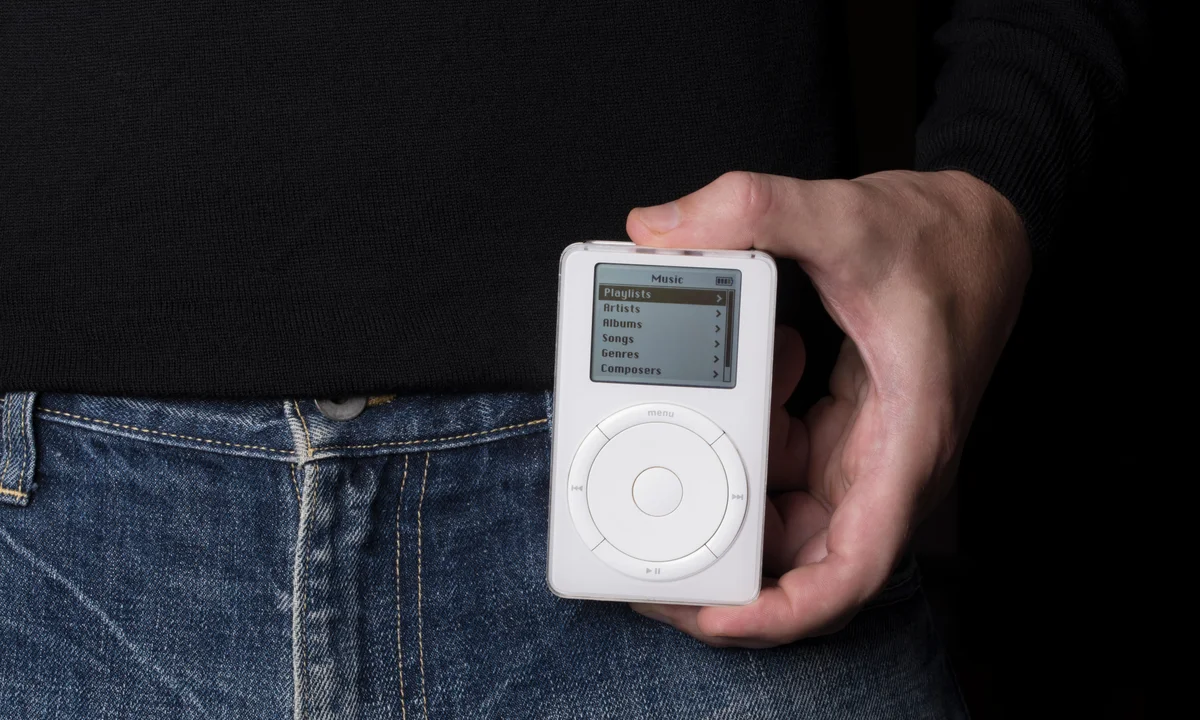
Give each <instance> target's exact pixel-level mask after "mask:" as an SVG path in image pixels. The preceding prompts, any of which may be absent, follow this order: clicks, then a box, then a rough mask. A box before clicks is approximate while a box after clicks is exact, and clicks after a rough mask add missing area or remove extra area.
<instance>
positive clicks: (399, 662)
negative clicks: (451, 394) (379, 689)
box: [396, 455, 409, 720]
mask: <svg viewBox="0 0 1200 720" xmlns="http://www.w3.org/2000/svg"><path fill="white" fill-rule="evenodd" d="M408 457H409V456H408V455H405V456H404V474H403V475H401V476H400V496H399V498H398V499H397V500H396V669H397V670H398V671H399V673H400V719H401V720H407V719H408V710H407V709H406V708H405V705H404V636H403V634H402V625H401V620H400V616H401V607H400V511H401V509H403V507H404V484H405V482H406V481H407V480H408Z"/></svg>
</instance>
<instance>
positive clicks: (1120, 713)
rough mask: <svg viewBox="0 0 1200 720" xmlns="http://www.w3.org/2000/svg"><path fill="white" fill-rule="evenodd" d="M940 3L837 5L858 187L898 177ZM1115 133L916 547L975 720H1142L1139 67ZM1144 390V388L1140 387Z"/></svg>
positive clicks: (1156, 100)
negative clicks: (854, 124) (894, 173)
mask: <svg viewBox="0 0 1200 720" xmlns="http://www.w3.org/2000/svg"><path fill="white" fill-rule="evenodd" d="M949 4H950V3H949V2H948V1H940V0H935V1H931V2H926V1H924V0H851V2H849V3H848V8H849V10H848V12H849V26H850V39H851V55H852V67H853V73H854V85H855V102H856V109H857V115H858V136H857V137H858V142H859V146H860V148H859V149H860V152H859V156H860V161H861V165H862V168H861V169H862V171H864V172H871V171H875V170H883V169H890V168H904V167H910V166H911V163H912V155H913V140H912V139H913V130H914V127H915V125H916V123H917V122H918V121H919V119H920V117H921V115H922V112H923V110H924V108H925V107H926V106H927V105H928V103H929V102H930V99H931V93H932V85H933V77H934V75H935V73H936V72H937V69H938V66H939V63H940V56H939V52H938V50H937V48H936V47H935V45H934V44H933V42H932V34H933V31H934V29H935V28H936V27H937V26H938V25H940V24H941V23H942V22H943V21H944V20H945V18H946V17H947V16H948V12H949ZM1131 70H1132V72H1133V74H1134V83H1135V84H1134V88H1135V96H1134V98H1133V101H1132V102H1131V104H1130V110H1131V111H1132V112H1131V116H1130V120H1129V125H1128V127H1127V131H1126V132H1125V133H1124V134H1123V136H1122V137H1121V138H1119V139H1118V140H1117V141H1116V142H1114V143H1113V144H1112V145H1111V146H1109V147H1107V148H1106V149H1105V160H1104V163H1103V164H1104V167H1103V168H1102V169H1101V173H1100V174H1099V175H1098V176H1097V178H1096V180H1095V183H1094V187H1092V188H1091V189H1090V191H1089V193H1088V194H1087V195H1086V196H1085V197H1081V198H1080V199H1079V200H1078V201H1077V202H1075V203H1073V204H1072V206H1071V210H1070V215H1071V217H1070V223H1069V227H1070V229H1069V231H1068V232H1067V233H1066V234H1065V235H1064V236H1063V237H1061V238H1059V241H1058V248H1059V250H1058V251H1057V252H1056V253H1055V254H1054V255H1053V256H1051V257H1049V258H1046V259H1044V260H1043V261H1042V262H1040V263H1039V264H1038V266H1037V267H1036V268H1035V272H1034V278H1033V280H1032V282H1031V286H1030V288H1029V291H1028V294H1027V296H1026V301H1025V305H1024V307H1023V311H1022V316H1021V319H1020V321H1019V323H1018V326H1017V328H1016V330H1015V331H1014V335H1013V337H1012V339H1011V340H1010V343H1009V346H1008V348H1007V349H1006V351H1005V354H1004V357H1003V358H1002V360H1001V363H1000V366H999V367H998V369H997V371H996V374H995V376H994V377H993V380H992V383H991V384H990V386H989V389H988V392H987V395H986V397H985V399H984V402H983V404H982V406H981V408H980V411H979V415H978V418H977V420H976V422H975V425H974V427H973V430H972V433H971V436H970V438H969V440H968V443H967V449H966V452H965V455H964V458H963V464H962V468H961V471H960V475H959V479H958V483H957V486H956V490H955V492H954V493H953V494H952V495H951V497H950V498H949V499H948V500H947V501H946V503H945V504H944V505H943V506H942V508H941V509H940V511H939V512H938V514H937V516H936V517H934V518H933V519H932V520H930V521H929V522H928V523H927V524H926V525H925V526H924V527H923V528H922V530H921V532H920V535H919V537H918V539H917V548H918V551H919V555H920V557H921V560H922V566H923V568H924V574H925V578H926V587H927V590H928V592H929V595H930V601H931V605H932V607H933V609H934V612H935V616H936V618H937V620H938V621H939V624H940V626H941V628H942V631H943V635H944V637H945V639H946V641H947V643H948V646H949V649H950V654H951V659H952V662H953V664H954V667H955V671H956V672H957V674H958V676H959V680H960V682H961V683H962V685H963V689H964V693H965V695H966V699H967V702H968V705H969V706H970V708H971V711H972V713H973V715H974V716H975V717H976V718H977V719H979V720H986V719H987V718H999V717H1020V718H1025V717H1040V716H1046V715H1059V714H1060V713H1061V712H1062V711H1063V710H1065V709H1066V708H1070V711H1069V712H1070V715H1071V716H1089V717H1120V718H1132V717H1141V716H1142V672H1143V671H1142V668H1143V666H1144V663H1145V660H1144V658H1143V638H1142V634H1141V631H1140V625H1141V624H1142V612H1143V607H1145V604H1146V603H1145V601H1144V599H1143V598H1144V593H1145V591H1146V586H1145V585H1144V584H1143V583H1144V579H1143V576H1144V575H1145V572H1144V571H1143V570H1142V565H1143V564H1144V561H1143V560H1142V557H1143V556H1144V555H1145V554H1146V553H1145V551H1144V550H1143V549H1142V547H1141V546H1142V544H1143V543H1142V540H1143V535H1144V531H1145V529H1146V528H1147V527H1148V519H1147V511H1148V510H1149V508H1150V503H1149V502H1148V501H1147V500H1148V492H1147V489H1148V488H1149V483H1147V482H1146V480H1148V478H1146V477H1144V476H1143V474H1144V473H1146V472H1147V470H1148V467H1147V463H1146V459H1147V449H1148V448H1152V447H1153V446H1151V445H1149V444H1148V443H1147V442H1145V441H1146V440H1147V439H1148V429H1145V428H1147V426H1149V425H1150V424H1151V422H1152V416H1151V414H1150V412H1149V410H1148V407H1147V403H1146V401H1145V399H1144V398H1145V395H1146V392H1145V390H1146V389H1147V386H1148V385H1149V387H1150V388H1153V387H1154V386H1156V385H1159V384H1160V383H1164V382H1167V381H1166V379H1164V378H1157V379H1156V378H1152V377H1148V374H1149V372H1150V370H1151V368H1150V362H1149V360H1150V357H1151V354H1150V353H1151V352H1152V349H1153V348H1154V344H1152V343H1151V342H1149V340H1150V338H1149V333H1150V326H1149V323H1148V322H1147V318H1148V317H1149V311H1150V309H1151V308H1150V303H1149V301H1148V299H1147V297H1148V295H1149V291H1150V290H1151V289H1152V285H1151V281H1150V279H1149V277H1148V273H1149V271H1150V269H1151V260H1152V259H1155V260H1157V258H1160V257H1162V256H1163V255H1162V252H1161V247H1162V242H1161V241H1162V239H1163V238H1164V237H1165V236H1164V235H1161V234H1158V233H1157V232H1156V231H1155V230H1156V228H1158V227H1163V226H1165V223H1166V220H1165V217H1166V214H1167V210H1168V208H1167V207H1165V202H1164V201H1162V200H1160V199H1159V197H1158V194H1157V187H1156V185H1155V183H1154V182H1153V180H1154V179H1155V175H1154V174H1153V173H1152V172H1151V169H1152V167H1151V166H1152V163H1153V160H1152V159H1153V158H1157V157H1161V156H1162V155H1163V154H1164V150H1165V142H1166V140H1165V134H1163V133H1161V132H1160V133H1158V134H1157V136H1155V134H1153V125H1152V122H1153V120H1154V118H1156V117H1157V116H1158V114H1159V110H1160V109H1163V105H1164V103H1162V102H1161V96H1160V94H1159V92H1158V82H1157V80H1158V78H1157V76H1156V73H1157V63H1156V62H1155V58H1153V57H1150V56H1146V57H1144V58H1140V59H1135V62H1134V64H1133V65H1131ZM1148 380H1149V382H1147V381H1148Z"/></svg>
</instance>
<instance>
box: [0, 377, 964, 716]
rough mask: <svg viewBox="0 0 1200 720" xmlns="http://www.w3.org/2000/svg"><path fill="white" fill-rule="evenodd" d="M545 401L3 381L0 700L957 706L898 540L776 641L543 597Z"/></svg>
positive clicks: (36, 708) (441, 710) (37, 712)
mask: <svg viewBox="0 0 1200 720" xmlns="http://www.w3.org/2000/svg"><path fill="white" fill-rule="evenodd" d="M550 407H551V402H550V397H549V396H548V395H545V394H485V395H466V396H457V397H451V396H438V397H407V398H406V397H402V398H398V399H393V400H391V401H385V402H382V403H378V404H373V405H372V406H370V407H368V408H367V409H366V410H365V411H364V412H363V413H362V415H360V416H358V417H357V418H354V419H351V420H346V421H335V420H331V419H328V418H326V417H325V416H323V415H322V414H321V413H320V412H319V410H318V409H317V407H316V405H315V404H314V403H313V402H312V401H311V400H295V401H293V400H287V401H277V402H268V401H262V402H257V401H255V402H216V401H166V400H155V401H145V400H137V399H122V398H105V397H89V396H79V395H53V394H43V395H34V394H30V393H10V394H8V395H7V396H5V397H4V401H3V443H2V444H0V453H2V454H0V470H2V473H0V605H2V606H3V608H4V611H3V612H0V663H2V666H3V668H4V672H3V673H2V674H0V718H3V719H4V720H9V719H10V718H11V719H17V718H19V719H20V720H32V719H34V718H71V719H72V720H75V719H79V718H86V719H88V720H103V719H105V718H144V719H156V718H170V720H183V719H185V718H204V719H205V720H214V719H218V718H281V719H282V718H289V717H290V718H297V719H300V720H323V719H326V718H339V719H346V718H350V719H353V718H369V719H375V718H401V720H418V719H421V720H424V719H425V718H476V717H480V718H646V717H653V718H676V717H678V718H907V717H920V718H942V717H961V716H964V715H965V711H964V709H963V706H962V703H961V700H960V697H959V694H958V692H957V689H956V686H955V684H954V681H953V679H952V677H951V675H950V673H949V670H948V668H947V665H946V661H945V659H944V656H943V654H942V652H941V650H940V649H939V646H938V644H937V642H936V638H935V637H934V633H933V627H932V623H931V620H930V617H929V614H928V611H927V608H926V605H925V602H924V599H923V596H922V594H921V592H920V580H919V575H918V574H917V572H916V569H915V567H914V566H913V565H912V564H911V563H909V564H906V565H905V566H904V567H903V568H902V569H901V570H900V571H898V572H897V574H896V577H895V578H894V580H893V583H892V584H891V585H890V586H889V588H888V589H887V590H886V591H885V593H884V594H883V595H882V596H881V597H880V598H879V599H878V600H877V601H876V602H875V604H874V605H873V606H872V607H871V608H869V609H867V610H865V611H863V612H862V613H861V614H860V615H859V616H858V617H857V619H856V620H855V621H854V622H852V623H851V625H850V626H849V627H848V628H846V629H845V630H844V631H842V632H840V633H837V634H835V635H832V636H828V637H823V638H817V639H813V640H806V641H803V642H799V643H795V644H792V645H789V646H786V647H782V648H776V649H771V650H758V651H750V650H740V649H713V648H709V647H707V646H705V645H703V644H701V643H699V642H696V641H694V640H692V639H690V638H688V637H687V636H685V635H682V634H680V633H679V632H677V631H675V630H674V629H672V628H670V627H667V626H664V625H660V624H658V623H655V622H653V621H651V620H648V619H646V618H643V617H641V616H640V615H637V614H635V613H633V612H632V611H631V610H630V609H629V608H628V607H627V606H626V605H623V604H616V603H599V602H588V601H572V600H563V599H560V598H557V597H555V596H554V595H552V594H551V593H550V591H549V590H548V589H547V587H546V582H545V568H546V519H547V483H548V475H549V433H548V432H547V429H548V425H549V412H550Z"/></svg>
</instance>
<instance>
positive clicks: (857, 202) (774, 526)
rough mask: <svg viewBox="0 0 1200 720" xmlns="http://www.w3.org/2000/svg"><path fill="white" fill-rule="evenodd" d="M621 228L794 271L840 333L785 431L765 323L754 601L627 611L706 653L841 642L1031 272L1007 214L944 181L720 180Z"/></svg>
mask: <svg viewBox="0 0 1200 720" xmlns="http://www.w3.org/2000/svg"><path fill="white" fill-rule="evenodd" d="M626 231H627V232H628V234H629V237H630V238H631V239H632V240H633V241H634V242H635V243H638V244H641V245H649V246H656V247H687V248H724V249H748V248H757V249H760V250H763V251H766V252H768V253H770V254H771V255H773V256H775V257H782V258H791V259H794V260H796V261H797V262H798V263H799V264H800V266H801V267H802V268H803V269H804V271H805V272H806V273H807V274H808V275H809V277H810V278H811V280H812V283H813V285H814V286H815V288H816V289H817V292H818V294H819V295H820V297H821V300H822V302H823V303H824V305H825V308H826V310H828V312H829V314H830V316H831V317H832V318H833V319H834V321H835V322H837V324H838V325H839V326H840V327H841V328H842V330H843V331H844V332H845V334H846V339H845V341H844V343H843V345H842V348H841V352H840V354H839V357H838V360H837V362H836V363H835V366H834V369H833V372H832V374H831V376H830V378H829V395H828V396H827V397H825V398H823V399H822V400H821V401H819V402H818V403H816V405H814V406H813V407H812V408H811V410H809V411H808V412H807V413H806V415H805V416H804V417H803V418H794V417H791V416H790V415H789V414H788V412H787V411H786V410H785V409H784V403H785V402H786V400H787V399H788V397H789V396H790V395H791V394H792V392H793V390H794V389H795V387H796V384H797V383H798V382H799V380H800V376H801V374H802V373H803V372H804V357H805V355H804V343H803V341H802V339H801V338H800V336H799V334H798V333H797V332H796V331H795V330H793V329H791V328H788V327H783V326H781V327H779V328H778V332H777V339H776V350H775V352H776V358H775V377H774V384H773V388H772V403H773V410H772V415H771V438H770V456H769V470H768V489H769V491H770V493H771V495H770V498H769V501H768V503H767V518H766V527H765V537H764V550H763V574H764V578H763V588H762V592H761V593H760V595H759V597H758V599H757V600H756V601H755V602H753V603H751V604H749V605H746V606H740V607H693V606H683V605H657V604H635V605H634V606H633V607H634V609H635V610H637V611H638V612H640V613H642V614H644V615H646V616H648V617H651V618H654V619H656V620H660V621H663V622H667V623H670V624H671V625H674V626H675V627H676V628H678V629H680V630H682V631H683V632H686V633H688V634H689V635H692V636H694V637H696V638H697V639H699V640H702V641H704V642H706V643H709V644H711V645H715V646H730V645H732V646H742V647H770V646H773V645H780V644H783V643H788V642H792V641H795V640H798V639H800V638H803V637H806V636H812V635H820V634H825V633H829V632H832V631H835V630H837V629H840V628H841V627H843V626H845V624H846V623H848V622H849V621H850V619H851V618H852V617H853V616H854V615H855V613H857V612H858V610H859V609H860V608H862V607H863V605H864V604H866V603H867V602H868V601H869V600H870V599H871V598H872V597H873V596H874V595H875V594H877V593H878V592H879V591H880V590H881V589H882V587H883V585H884V583H885V582H886V580H887V578H888V576H889V574H890V573H891V571H892V569H893V568H894V566H895V564H896V562H897V560H898V559H899V558H900V556H901V554H902V553H903V551H904V548H905V546H906V545H907V543H908V541H909V540H910V538H911V536H912V532H913V530H914V529H915V527H916V526H917V525H918V524H919V523H920V522H921V520H922V519H924V518H925V517H926V516H927V515H928V513H929V512H930V510H931V509H932V508H933V507H934V506H935V504H936V503H937V502H938V501H939V500H940V499H941V498H942V497H943V496H944V495H945V493H946V491H947V490H948V489H949V487H950V485H951V483H952V482H953V480H954V474H955V471H956V468H957V464H958V460H959V457H960V453H961V450H962V446H963V442H964V440H965V439H966V436H967V432H968V430H969V429H970V426H971V422H972V420H973V418H974V415H975V411H976V408H977V407H978V404H979V400H980V398H981V396H982V395H983V391H984V389H985V387H986V385H987V383H988V380H989V378H990V377H991V374H992V371H993V369H994V368H995V365H996V362H997V360H998V358H999V356H1000V352H1001V350H1002V349H1003V347H1004V345H1005V343H1006V342H1007V340H1008V337H1009V334H1010V333H1011V330H1012V327H1013V325H1014V323H1015V322H1016V318H1017V315H1018V312H1019V310H1020V306H1021V300H1022V296H1023V295H1024V291H1025V286H1026V283H1027V282H1028V279H1029V275H1030V272H1031V262H1032V260H1031V253H1030V248H1029V242H1028V240H1027V237H1026V234H1025V231H1024V228H1023V225H1022V223H1021V220H1020V218H1019V217H1018V215H1017V213H1016V211H1015V210H1014V208H1013V206H1012V205H1011V204H1010V203H1009V202H1008V201H1007V200H1006V199H1005V198H1004V197H1003V196H1002V195H1001V194H1000V193H998V192H997V191H996V190H994V189H993V188H992V187H991V186H989V185H987V184H986V183H984V182H982V181H980V180H978V179H976V178H975V177H973V176H971V175H969V174H967V173H963V172H958V171H942V172H929V173H921V172H908V171H889V172H881V173H875V174H872V175H866V176H863V177H860V178H857V179H854V180H819V181H804V180H798V179H795V178H787V177H781V176H775V175H764V174H756V173H746V172H731V173H727V174H725V175H723V176H721V177H720V178H718V179H717V180H715V181H714V182H712V183H710V184H709V185H707V186H705V187H703V188H701V189H699V190H697V191H695V192H693V193H691V194H689V195H687V196H685V197H682V198H680V199H678V200H675V201H673V202H670V203H666V204H664V205H658V206H654V207H649V208H635V209H634V210H632V211H631V212H630V213H629V217H628V219H627V221H626Z"/></svg>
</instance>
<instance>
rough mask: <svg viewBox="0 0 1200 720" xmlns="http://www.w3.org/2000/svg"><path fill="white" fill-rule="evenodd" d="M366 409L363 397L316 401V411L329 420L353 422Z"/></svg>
mask: <svg viewBox="0 0 1200 720" xmlns="http://www.w3.org/2000/svg"><path fill="white" fill-rule="evenodd" d="M366 407H367V399H366V398H365V397H352V398H336V399H327V400H318V401H317V409H318V410H320V411H321V414H322V415H324V416H325V417H327V418H329V419H330V420H353V419H354V418H356V417H358V416H359V415H361V414H362V411H363V410H364V409H366Z"/></svg>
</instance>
